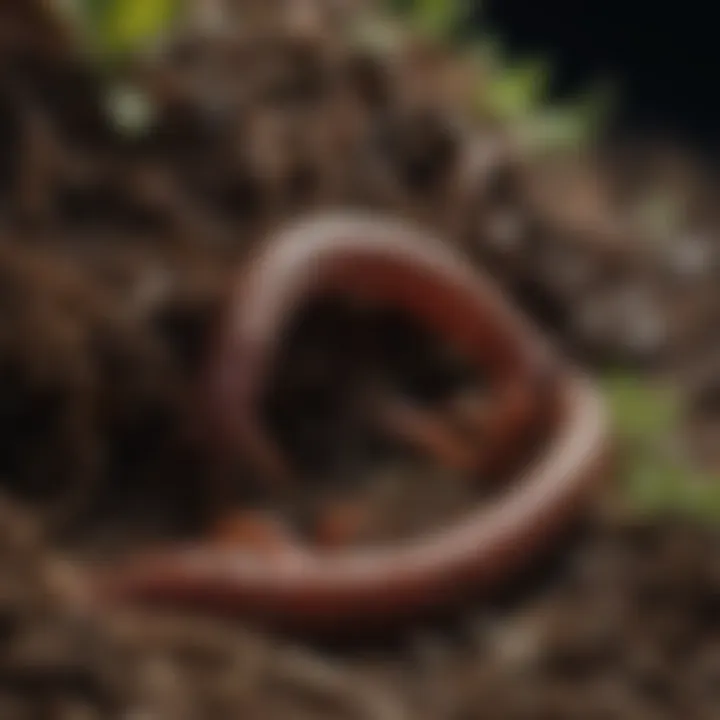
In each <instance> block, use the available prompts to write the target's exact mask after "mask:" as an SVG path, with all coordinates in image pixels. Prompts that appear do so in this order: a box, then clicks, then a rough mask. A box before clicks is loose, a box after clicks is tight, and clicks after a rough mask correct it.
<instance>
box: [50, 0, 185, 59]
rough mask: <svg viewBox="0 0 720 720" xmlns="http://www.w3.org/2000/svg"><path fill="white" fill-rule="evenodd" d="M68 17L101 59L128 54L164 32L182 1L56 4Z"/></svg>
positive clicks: (72, 0) (100, 0) (115, 0)
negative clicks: (69, 15) (68, 14)
mask: <svg viewBox="0 0 720 720" xmlns="http://www.w3.org/2000/svg"><path fill="white" fill-rule="evenodd" d="M56 3H57V4H58V6H59V8H60V10H61V11H62V12H65V13H70V14H71V16H72V18H73V20H74V22H75V24H76V26H77V27H78V28H79V29H80V31H81V33H82V34H83V36H84V37H85V39H86V42H87V45H88V46H89V48H90V49H91V50H92V51H93V52H94V53H97V54H99V55H100V56H101V57H103V58H113V59H114V58H117V57H122V56H125V55H128V54H132V53H134V52H137V51H139V50H141V49H142V48H144V47H146V46H148V45H151V44H152V43H154V42H155V41H157V39H158V38H159V37H161V36H162V35H163V33H164V32H166V31H167V29H168V28H169V27H171V25H172V24H173V22H174V21H175V20H176V19H177V17H178V16H179V14H180V12H181V11H182V9H183V6H184V4H185V3H184V2H183V0H56Z"/></svg>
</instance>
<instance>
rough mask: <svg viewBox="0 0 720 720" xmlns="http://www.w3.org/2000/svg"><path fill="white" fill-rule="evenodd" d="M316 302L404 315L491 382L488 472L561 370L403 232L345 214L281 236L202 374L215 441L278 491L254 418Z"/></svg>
mask: <svg viewBox="0 0 720 720" xmlns="http://www.w3.org/2000/svg"><path fill="white" fill-rule="evenodd" d="M323 295H326V296H327V295H330V296H332V295H340V296H343V297H346V298H347V297H352V296H355V297H358V298H360V299H363V300H366V301H368V302H377V303H380V304H383V305H386V306H390V307H392V308H394V309H402V310H406V311H407V312H408V314H409V315H410V316H412V317H414V318H416V319H418V320H419V321H421V322H423V323H424V324H425V325H426V326H427V327H428V328H429V329H431V330H434V331H435V332H436V333H437V335H438V336H439V337H440V338H442V339H443V340H444V341H446V342H447V343H448V344H449V345H452V346H454V347H455V349H456V350H458V351H459V352H460V353H462V354H463V355H465V356H466V357H467V358H468V359H469V360H470V361H471V362H473V363H474V364H475V365H477V366H478V367H479V368H480V369H482V370H484V371H485V372H486V373H487V375H488V377H489V380H490V384H491V387H492V388H493V390H494V397H495V400H496V402H495V403H494V407H493V410H494V412H493V418H494V422H493V424H492V428H491V429H490V432H489V437H488V443H487V444H488V447H489V455H488V457H486V458H485V464H486V467H485V468H483V469H485V470H487V471H488V472H492V471H495V470H497V469H499V468H498V464H500V465H502V464H503V462H504V461H507V460H508V458H511V457H512V456H514V455H517V450H518V447H517V444H518V442H519V441H520V440H521V438H522V437H523V436H524V435H525V434H526V433H527V431H528V430H529V429H531V428H533V427H536V426H537V425H538V420H539V416H544V415H545V414H546V412H547V397H546V396H547V393H549V392H551V387H550V386H551V385H552V384H553V383H554V381H555V380H556V378H557V375H558V372H559V365H558V363H557V361H556V359H555V358H554V357H553V356H552V353H551V352H550V350H549V348H548V347H546V345H545V343H544V342H543V340H542V339H541V338H540V337H539V336H538V335H537V334H536V333H535V331H534V330H533V329H532V328H531V327H530V326H529V325H528V324H527V323H526V322H525V321H524V319H523V318H522V317H520V315H519V314H517V313H515V312H514V311H513V310H512V308H511V307H510V305H509V303H508V302H507V301H506V300H505V298H504V297H503V296H502V294H501V293H500V291H499V290H498V289H496V288H495V287H494V286H493V285H492V284H491V283H490V282H489V281H487V280H486V279H485V278H484V277H482V276H480V275H479V274H478V273H476V272H474V271H473V270H472V269H471V268H470V266H469V264H468V262H467V261H466V260H465V259H464V258H462V257H460V256H458V255H456V254H455V253H453V252H452V251H451V250H450V248H449V247H447V245H445V244H442V243H440V242H439V241H437V240H436V239H435V238H433V237H430V236H427V235H426V234H425V233H423V232H422V231H420V230H419V229H416V228H414V227H411V226H409V225H408V224H405V223H402V222H398V221H391V220H384V219H383V220H377V219H372V218H369V217H365V216H362V215H345V214H340V215H330V216H324V217H322V218H320V219H314V220H312V219H311V220H309V221H306V222H305V223H301V224H299V225H296V226H294V227H292V228H290V229H288V230H286V231H285V232H281V233H280V234H279V236H278V237H277V238H276V239H274V240H273V241H272V242H270V243H268V245H266V246H265V247H264V248H262V249H261V250H260V252H259V254H258V255H257V256H256V257H254V258H251V260H250V262H248V263H247V266H246V267H245V271H244V272H243V273H241V277H240V279H239V281H238V282H237V285H236V287H235V288H234V291H233V294H232V297H231V298H230V300H229V302H228V303H227V307H228V315H227V317H226V318H224V320H223V327H222V328H221V330H220V332H219V333H218V337H219V343H218V348H217V351H216V353H215V357H214V361H213V362H210V363H209V365H208V368H209V373H208V382H207V386H206V389H207V394H208V396H209V397H210V412H209V413H208V417H209V426H210V427H211V428H212V435H213V438H214V441H215V442H216V443H217V445H218V446H219V449H221V450H222V449H224V450H226V451H227V452H230V453H232V454H236V455H237V454H242V455H243V456H244V457H245V458H246V459H249V460H250V461H252V463H253V464H254V466H255V468H256V469H257V470H258V471H259V473H260V475H261V476H263V477H266V478H269V479H270V480H274V481H275V483H276V486H279V485H281V484H282V482H283V480H285V481H286V480H287V479H288V478H289V477H290V476H291V475H292V472H291V471H290V469H289V467H288V465H287V463H286V462H285V460H284V458H283V457H282V453H281V451H280V450H279V448H278V447H276V445H275V443H274V442H273V441H272V439H271V438H270V437H269V435H268V433H267V432H265V431H264V429H263V427H262V425H261V424H260V423H259V422H258V409H259V406H260V404H261V401H262V398H263V394H264V392H265V391H266V389H267V386H268V382H269V379H270V377H271V374H272V369H273V363H274V361H275V359H276V354H277V351H278V349H279V344H280V342H281V340H282V338H283V330H284V329H285V327H286V326H287V324H288V323H289V322H290V320H292V318H293V317H294V315H295V313H296V312H298V311H299V310H300V309H301V308H303V307H304V306H305V305H307V303H308V302H309V301H310V300H312V299H314V298H317V297H320V296H323ZM478 469H480V468H478Z"/></svg>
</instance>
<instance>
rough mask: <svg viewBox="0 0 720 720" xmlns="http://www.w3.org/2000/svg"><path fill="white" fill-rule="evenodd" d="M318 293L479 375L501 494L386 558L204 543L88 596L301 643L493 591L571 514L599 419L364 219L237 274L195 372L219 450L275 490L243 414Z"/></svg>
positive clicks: (443, 271)
mask: <svg viewBox="0 0 720 720" xmlns="http://www.w3.org/2000/svg"><path fill="white" fill-rule="evenodd" d="M331 294H338V295H342V296H345V297H347V296H358V297H361V298H366V299H369V300H372V301H374V302H378V303H381V304H385V305H387V306H389V307H392V308H393V309H402V310H404V311H406V312H407V313H408V314H410V315H411V316H412V317H414V318H416V319H417V320H418V321H420V322H421V323H423V324H424V325H425V326H426V327H428V328H429V329H431V330H433V331H435V332H436V334H437V335H438V337H439V338H441V339H442V340H444V341H445V342H447V343H448V344H449V345H452V346H454V347H455V348H456V349H457V350H458V351H459V352H461V353H463V354H464V355H465V356H466V357H467V358H468V359H469V360H470V361H471V362H472V363H473V365H474V366H476V367H477V368H478V369H479V370H481V371H482V372H484V373H485V375H486V376H487V377H488V378H489V381H490V387H491V388H493V389H494V391H495V403H496V412H495V413H494V422H493V423H492V424H491V432H490V436H489V438H484V439H485V440H487V441H488V442H489V453H488V455H487V456H483V459H482V468H481V469H483V470H492V471H505V472H507V471H508V470H510V469H512V471H513V473H514V474H515V475H516V476H515V477H513V478H508V489H507V490H506V491H504V492H503V493H502V494H501V495H500V496H499V497H498V498H496V499H495V500H494V501H493V502H492V503H491V504H490V505H486V506H484V507H481V508H477V509H475V510H473V511H470V512H469V513H468V514H467V516H466V517H465V518H464V519H463V520H462V521H460V522H458V523H455V524H453V525H451V526H449V527H446V528H443V529H439V530H435V531H433V532H430V533H428V534H426V535H423V536H422V537H420V538H417V539H415V540H413V541H406V542H403V543H399V544H396V545H392V546H383V547H378V548H373V549H340V550H332V551H320V550H313V549H312V548H309V547H306V546H301V545H298V546H296V547H292V548H291V549H290V550H289V551H288V552H287V553H284V554H279V555H277V556H273V557H272V558H268V557H263V558H261V557H258V556H254V555H252V554H250V553H248V552H243V551H242V549H237V550H233V549H228V548H227V547H217V546H212V545H211V544H209V543H208V544H203V543H198V544H194V545H188V546H185V547H177V546H175V547H170V548H168V549H167V550H158V551H156V552H153V553H147V554H145V555H140V556H137V557H134V558H130V559H129V560H128V561H127V562H126V563H124V564H122V565H121V566H118V567H115V568H112V570H111V573H110V574H109V575H108V578H105V579H104V580H102V581H99V582H98V590H99V592H100V593H101V595H102V596H103V597H104V598H106V599H108V600H110V601H118V600H123V601H144V602H156V603H161V604H171V605H176V606H177V605H180V606H185V607H189V608H191V609H195V610H199V611H205V612H212V613H222V614H230V615H237V616H241V617H250V618H254V619H256V620H258V621H261V622H264V623H268V624H271V625H273V626H276V627H288V628H293V629H298V630H302V631H332V632H342V631H343V630H346V629H352V630H356V629H357V628H358V627H364V626H367V625H375V624H382V623H386V622H389V621H394V620H397V619H402V618H407V617H411V616H414V615H416V614H417V613H419V612H422V611H427V610H432V609H434V608H437V607H440V606H443V605H446V604H449V603H451V602H454V601H456V600H458V599H460V598H461V597H463V596H465V595H466V593H467V592H468V591H470V590H474V589H478V588H491V587H493V586H494V585H495V584H496V583H498V582H500V581H501V580H502V579H504V578H505V577H506V576H507V575H508V574H509V573H510V572H512V571H514V570H517V569H519V568H520V566H522V565H523V564H526V563H528V562H529V561H531V560H532V558H533V557H534V556H535V554H536V553H537V551H538V549H539V548H540V547H542V546H543V545H545V544H546V543H547V542H548V541H550V540H551V538H552V537H553V536H555V535H556V534H557V533H558V532H560V531H561V530H562V529H563V528H565V527H566V525H567V524H568V523H569V522H570V521H572V520H573V519H574V518H575V517H576V516H577V514H578V512H580V511H581V510H582V508H583V507H584V505H585V503H586V502H587V501H588V499H589V496H590V494H591V491H592V489H593V488H594V486H595V483H596V481H597V480H599V479H600V477H601V476H602V474H603V472H604V471H605V470H606V463H607V455H608V443H607V422H606V416H605V411H604V407H603V404H602V402H601V400H600V398H599V397H598V395H597V393H596V392H595V390H594V389H593V387H592V386H591V385H590V384H589V383H588V382H587V381H586V380H585V379H583V378H582V377H580V376H579V375H578V374H576V373H575V372H573V371H571V370H570V369H569V368H568V367H566V366H565V365H564V364H563V363H562V362H561V361H560V360H559V359H558V358H557V357H555V355H554V354H553V353H552V352H551V350H550V349H549V347H548V346H547V345H546V343H545V342H544V341H543V339H542V338H541V337H540V336H539V335H538V334H537V333H536V332H535V331H534V329H533V328H532V327H530V326H529V325H528V324H527V323H526V322H525V320H524V319H523V318H522V317H521V316H520V315H519V314H517V313H516V312H515V311H514V310H513V309H512V307H511V305H510V304H509V303H508V302H507V301H506V299H505V298H504V297H503V295H502V293H501V292H500V291H499V290H498V289H497V288H496V287H495V286H494V285H493V284H492V283H491V282H490V281H489V280H488V279H486V278H485V277H484V276H482V275H481V274H479V273H478V272H476V271H474V270H472V269H471V268H470V266H469V265H468V263H467V262H465V261H464V260H463V259H462V258H461V257H458V256H457V255H455V253H453V252H452V251H451V250H450V249H449V248H448V247H447V246H446V245H443V244H441V243H440V242H438V241H436V240H435V239H433V238H432V237H429V236H427V235H426V234H425V233H423V232H422V231H420V230H417V229H415V228H413V227H411V226H409V225H406V224H404V223H401V222H396V221H392V220H385V219H375V218H372V217H368V216H365V215H353V214H337V215H330V216H327V215H325V216H322V217H319V218H316V219H310V220H308V221H305V222H303V223H300V224H298V225H296V226H294V227H291V228H290V229H288V230H286V231H284V232H281V233H280V234H279V236H278V237H276V238H275V239H274V240H273V241H272V242H270V243H269V244H268V245H266V246H265V247H264V248H262V249H261V251H260V252H259V254H258V255H257V256H256V257H254V258H253V259H251V261H250V263H248V265H247V266H246V267H245V268H244V270H243V272H242V273H241V276H240V278H239V280H238V283H237V285H236V287H235V288H234V291H233V293H232V297H231V298H230V301H229V303H228V313H227V317H226V318H225V319H224V326H223V328H222V330H221V333H220V335H219V342H218V346H217V348H216V351H215V354H214V355H213V359H212V362H211V363H210V366H209V370H210V372H209V374H208V386H207V390H208V395H207V397H208V402H209V407H210V411H211V412H210V415H211V417H212V419H213V422H214V425H213V428H214V429H215V431H216V432H215V435H216V439H217V441H218V442H219V444H220V446H222V447H223V448H225V450H226V451H231V450H234V451H236V452H241V453H243V454H245V455H246V456H247V457H248V458H249V459H250V460H251V461H253V462H254V463H255V465H256V466H257V468H258V469H260V470H262V471H264V472H266V473H268V474H269V475H270V476H272V477H273V478H274V479H275V480H276V481H278V482H282V481H284V480H285V481H286V480H287V479H288V474H289V472H288V469H287V467H286V466H285V463H284V460H283V458H282V454H281V453H280V451H279V449H278V448H276V447H275V445H274V443H273V441H272V439H271V438H270V437H269V436H268V435H267V433H266V432H265V431H264V428H262V427H261V425H260V424H259V422H258V406H259V403H260V401H261V399H262V396H263V393H264V391H265V389H266V387H267V383H268V382H269V381H270V377H271V374H272V368H273V362H274V361H275V359H276V355H277V352H278V349H279V344H280V340H281V338H282V336H283V332H284V330H285V328H286V326H287V323H288V322H289V321H290V319H291V318H292V317H293V316H294V314H295V313H296V312H298V311H299V310H300V309H301V308H302V307H304V306H305V305H306V303H307V302H308V301H309V300H311V299H314V298H317V297H318V296H321V295H331ZM540 431H541V432H542V433H543V434H544V435H545V437H548V438H549V440H548V442H547V443H546V445H545V446H544V449H543V450H542V451H539V452H536V453H533V456H532V458H531V459H530V460H529V461H528V460H527V458H523V454H527V441H528V438H530V437H533V436H536V435H537V433H538V432H540ZM519 459H520V460H523V459H524V460H525V462H524V464H523V465H522V466H520V465H519V464H518V460H519ZM479 469H480V468H479Z"/></svg>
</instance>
